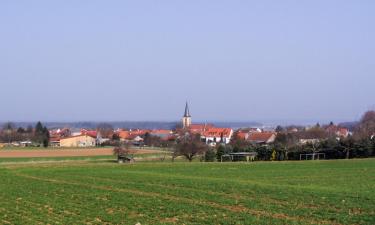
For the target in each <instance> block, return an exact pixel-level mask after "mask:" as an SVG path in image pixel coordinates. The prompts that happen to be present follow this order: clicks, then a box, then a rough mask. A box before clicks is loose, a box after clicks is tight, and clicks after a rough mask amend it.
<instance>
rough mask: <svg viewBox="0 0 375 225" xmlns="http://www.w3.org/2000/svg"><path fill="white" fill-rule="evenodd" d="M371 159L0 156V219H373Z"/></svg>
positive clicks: (133, 221) (99, 221)
mask: <svg viewBox="0 0 375 225" xmlns="http://www.w3.org/2000/svg"><path fill="white" fill-rule="evenodd" d="M374 190H375V160H374V159H365V160H338V161H315V162H313V161H305V162H257V163H223V164H221V163H184V162H178V163H170V162H160V163H155V162H152V163H151V162H148V163H147V162H144V163H134V164H121V165H120V164H115V163H110V162H108V161H95V160H92V161H71V162H58V163H34V164H30V163H22V162H14V163H10V164H9V163H8V164H4V163H3V164H1V163H0V224H136V223H138V222H139V223H141V224H375V192H374Z"/></svg>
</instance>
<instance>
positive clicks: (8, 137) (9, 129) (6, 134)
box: [2, 122, 15, 143]
mask: <svg viewBox="0 0 375 225" xmlns="http://www.w3.org/2000/svg"><path fill="white" fill-rule="evenodd" d="M14 128H15V126H14V124H13V123H11V122H7V123H5V124H4V125H3V138H2V139H4V141H7V142H8V143H11V142H12V141H13V137H14Z"/></svg>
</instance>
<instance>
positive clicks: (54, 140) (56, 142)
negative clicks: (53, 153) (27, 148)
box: [49, 135, 61, 147]
mask: <svg viewBox="0 0 375 225" xmlns="http://www.w3.org/2000/svg"><path fill="white" fill-rule="evenodd" d="M60 139H61V137H59V136H57V135H54V136H51V137H50V138H49V144H50V146H51V147H60Z"/></svg>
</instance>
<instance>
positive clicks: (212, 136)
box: [201, 127, 233, 145]
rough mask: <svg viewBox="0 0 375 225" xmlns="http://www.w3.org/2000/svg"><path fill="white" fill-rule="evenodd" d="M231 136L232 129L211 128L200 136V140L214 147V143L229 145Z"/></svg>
mask: <svg viewBox="0 0 375 225" xmlns="http://www.w3.org/2000/svg"><path fill="white" fill-rule="evenodd" d="M232 135H233V129H231V128H217V127H212V128H209V129H207V130H206V131H204V132H203V134H201V139H202V140H203V141H205V142H206V144H210V145H216V143H224V144H229V142H230V139H231V138H232Z"/></svg>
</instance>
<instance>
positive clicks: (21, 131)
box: [0, 122, 49, 147]
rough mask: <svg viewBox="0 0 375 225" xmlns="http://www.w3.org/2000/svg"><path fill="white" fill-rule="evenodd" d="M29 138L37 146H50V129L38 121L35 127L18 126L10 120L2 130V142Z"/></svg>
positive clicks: (0, 137) (0, 133) (0, 138)
mask: <svg viewBox="0 0 375 225" xmlns="http://www.w3.org/2000/svg"><path fill="white" fill-rule="evenodd" d="M25 140H29V141H31V142H32V144H33V145H35V146H44V147H48V145H49V131H48V129H47V127H45V126H43V124H42V123H41V122H38V123H36V125H35V127H32V126H28V127H27V128H26V129H25V128H23V127H18V128H17V127H16V126H15V125H14V124H13V123H11V122H8V123H5V124H4V125H3V128H2V129H1V130H0V142H3V143H8V144H11V143H13V142H18V141H25Z"/></svg>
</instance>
